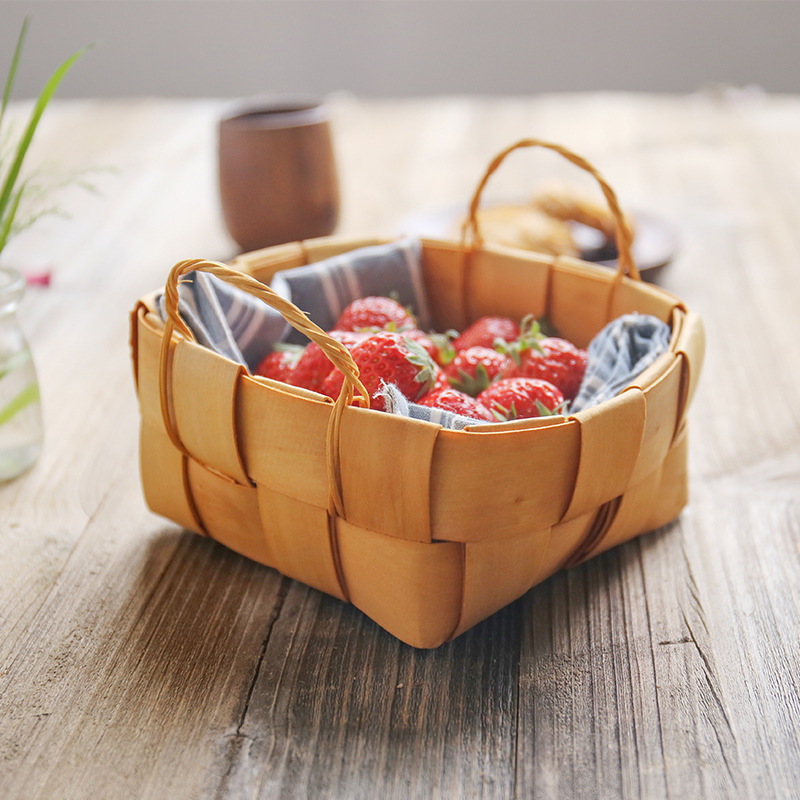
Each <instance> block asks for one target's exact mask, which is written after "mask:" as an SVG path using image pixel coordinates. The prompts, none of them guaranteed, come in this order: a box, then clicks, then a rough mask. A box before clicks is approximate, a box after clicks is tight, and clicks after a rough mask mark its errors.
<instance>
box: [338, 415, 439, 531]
mask: <svg viewBox="0 0 800 800" xmlns="http://www.w3.org/2000/svg"><path fill="white" fill-rule="evenodd" d="M439 430H440V427H439V426H438V425H433V424H430V423H422V422H418V421H416V420H411V419H406V418H405V417H399V416H393V415H388V414H384V413H383V412H381V411H368V410H366V409H356V408H353V409H348V410H347V411H346V412H345V414H344V415H343V416H342V430H341V465H342V497H343V499H344V507H345V509H346V511H347V520H348V522H351V523H353V524H354V525H358V526H360V527H362V528H367V529H369V530H373V531H379V532H380V533H384V534H387V535H389V536H396V537H398V538H401V539H410V540H412V541H418V542H429V541H430V540H431V515H430V470H431V460H432V454H433V448H434V443H435V441H436V436H437V434H438V432H439Z"/></svg>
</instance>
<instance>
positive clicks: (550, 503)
mask: <svg viewBox="0 0 800 800" xmlns="http://www.w3.org/2000/svg"><path fill="white" fill-rule="evenodd" d="M579 459H580V426H579V423H578V422H577V421H563V422H562V423H560V424H555V425H548V426H544V427H536V428H530V429H527V430H514V431H506V432H501V433H491V432H488V431H486V432H483V431H482V432H480V433H464V432H462V431H447V430H443V431H440V433H439V436H438V437H437V439H436V447H435V448H434V453H433V464H432V467H431V524H432V526H433V528H432V533H433V538H434V539H436V540H446V541H463V542H473V541H480V540H482V539H487V538H503V537H507V536H514V535H516V534H521V533H525V532H530V531H537V530H543V529H544V528H548V527H550V526H551V525H553V524H555V523H556V522H558V521H559V520H560V519H561V518H562V516H563V514H564V512H565V511H566V509H567V506H568V504H569V501H570V498H571V496H572V490H573V486H574V485H575V476H576V474H577V470H578V462H579Z"/></svg>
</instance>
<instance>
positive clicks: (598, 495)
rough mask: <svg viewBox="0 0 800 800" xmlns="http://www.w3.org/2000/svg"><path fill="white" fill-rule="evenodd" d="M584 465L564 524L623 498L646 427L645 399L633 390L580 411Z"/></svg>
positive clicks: (577, 417)
mask: <svg viewBox="0 0 800 800" xmlns="http://www.w3.org/2000/svg"><path fill="white" fill-rule="evenodd" d="M572 419H574V420H576V421H578V422H579V424H580V462H579V465H578V475H577V478H576V480H575V488H574V491H573V493H572V499H571V500H570V504H569V507H568V508H567V510H566V512H565V514H564V517H563V519H564V521H567V520H570V519H572V518H574V517H576V516H580V515H581V514H584V513H586V512H587V511H589V510H590V509H597V508H598V507H600V506H601V505H603V504H604V503H607V502H608V501H609V500H612V499H614V498H615V497H619V496H620V495H621V494H622V493H623V492H624V491H625V488H626V487H627V485H628V481H629V479H630V476H631V474H632V473H633V469H634V466H635V464H636V460H637V458H638V457H639V449H640V447H641V442H642V434H643V432H644V427H645V399H644V395H643V393H642V391H641V390H640V389H636V388H634V389H629V390H627V391H625V392H623V393H622V394H620V395H617V397H614V398H612V399H611V400H607V401H606V402H605V403H602V404H601V405H599V406H595V407H593V408H589V409H587V410H585V411H580V412H578V413H577V414H575V415H573V417H572Z"/></svg>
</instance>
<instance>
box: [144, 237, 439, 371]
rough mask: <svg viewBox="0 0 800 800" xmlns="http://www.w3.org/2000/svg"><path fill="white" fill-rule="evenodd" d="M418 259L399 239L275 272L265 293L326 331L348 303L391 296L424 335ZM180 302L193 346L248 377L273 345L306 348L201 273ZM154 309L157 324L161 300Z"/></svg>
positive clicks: (184, 288) (273, 318) (185, 283)
mask: <svg viewBox="0 0 800 800" xmlns="http://www.w3.org/2000/svg"><path fill="white" fill-rule="evenodd" d="M421 259H422V245H421V243H420V241H419V239H414V238H406V239H402V240H399V241H397V242H391V243H389V244H385V245H375V246H372V247H363V248H359V249H358V250H353V251H352V252H350V253H344V254H342V255H338V256H333V257H331V258H327V259H325V260H324V261H319V262H316V263H314V264H309V265H307V266H304V267H295V268H294V269H290V270H283V271H281V272H276V273H275V275H274V276H273V279H272V282H271V283H270V288H271V289H273V290H274V291H275V292H277V293H278V294H279V295H280V296H281V297H283V298H284V299H286V300H289V301H291V302H292V303H294V304H295V305H296V306H297V307H298V308H299V309H301V310H302V311H304V312H305V314H306V315H307V316H308V317H309V318H310V319H311V320H313V321H314V322H316V323H317V325H319V326H320V328H322V329H323V330H326V331H327V330H331V328H333V326H334V324H335V322H336V320H337V319H338V318H339V315H340V314H341V313H342V311H343V310H344V308H345V306H347V305H348V303H350V302H351V301H352V300H355V299H356V298H359V297H368V296H370V295H384V296H391V297H394V298H395V300H397V301H398V302H399V303H401V304H402V305H404V306H406V307H407V308H410V309H411V311H412V312H413V313H414V315H415V316H416V318H417V322H418V324H419V327H420V328H422V329H423V330H426V329H427V328H428V327H429V325H430V311H429V309H428V301H427V297H426V295H425V288H424V285H423V281H422V260H421ZM179 297H180V300H179V306H178V307H179V310H180V313H181V316H182V318H183V319H184V320H185V322H186V324H187V325H188V326H189V328H190V329H191V331H192V332H193V333H194V335H195V338H196V339H197V341H198V343H200V344H202V345H205V346H206V347H210V348H211V349H212V350H215V351H216V352H218V353H220V354H221V355H223V356H225V357H226V358H230V359H231V360H232V361H236V362H238V363H239V364H244V365H245V366H247V367H248V368H249V369H250V370H251V371H252V370H254V369H255V368H256V367H257V366H258V364H259V363H260V362H261V360H262V359H263V358H264V356H266V355H268V354H269V353H270V352H271V350H272V348H273V346H274V345H275V344H277V343H278V342H289V343H293V344H307V343H308V339H307V338H306V337H305V336H304V335H303V334H302V333H299V332H298V331H296V330H294V328H292V327H291V326H290V325H289V324H288V323H287V322H286V321H285V320H284V319H283V317H282V316H281V315H280V314H279V313H278V312H277V311H275V310H274V309H272V308H270V307H269V306H267V305H265V304H264V303H262V302H261V300H258V299H257V298H255V297H252V296H251V295H249V294H247V293H246V292H243V291H241V290H240V289H235V288H233V287H231V286H229V285H228V284H226V283H225V282H224V281H222V280H220V279H219V278H216V277H214V276H213V275H209V274H208V273H206V272H193V273H190V274H189V275H188V276H187V277H186V278H185V279H183V280H181V283H180V286H179ZM157 304H158V309H159V313H160V314H161V318H162V319H164V318H165V317H166V313H165V310H164V299H163V295H162V296H161V297H159V298H157Z"/></svg>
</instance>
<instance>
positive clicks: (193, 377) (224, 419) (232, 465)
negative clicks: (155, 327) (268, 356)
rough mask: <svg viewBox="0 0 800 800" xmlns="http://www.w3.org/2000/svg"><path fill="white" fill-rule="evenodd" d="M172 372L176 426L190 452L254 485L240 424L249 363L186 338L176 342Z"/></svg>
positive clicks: (236, 477) (224, 473) (218, 469)
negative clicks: (239, 401)
mask: <svg viewBox="0 0 800 800" xmlns="http://www.w3.org/2000/svg"><path fill="white" fill-rule="evenodd" d="M171 374H172V380H171V383H172V386H171V389H170V391H171V395H172V405H173V408H174V415H175V427H176V429H177V434H178V437H179V438H180V440H181V443H182V444H183V446H184V447H185V448H186V450H187V452H189V453H190V455H191V456H192V457H193V458H195V459H196V460H197V461H199V462H200V463H201V464H205V465H207V466H209V467H211V468H212V469H214V470H216V471H217V472H221V473H222V474H223V475H227V476H228V477H229V478H231V479H232V480H235V481H236V482H237V483H240V484H243V485H249V484H250V479H249V478H248V476H247V473H246V472H245V470H244V465H243V464H242V459H241V457H240V455H239V437H238V434H237V426H236V393H237V390H238V387H239V382H240V379H241V378H242V376H243V375H244V374H245V369H244V367H242V366H241V365H239V364H236V363H235V362H233V361H230V360H229V359H227V358H223V357H222V356H220V355H218V354H217V353H215V352H213V351H212V350H210V349H209V348H207V347H203V346H202V345H199V344H196V343H195V342H189V341H186V340H181V341H179V342H178V344H177V345H176V346H175V351H174V355H173V358H172V373H171Z"/></svg>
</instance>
